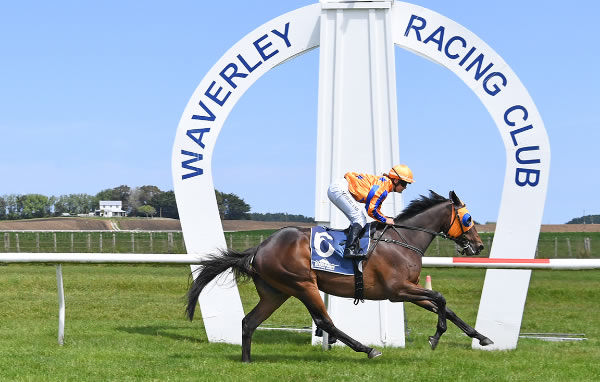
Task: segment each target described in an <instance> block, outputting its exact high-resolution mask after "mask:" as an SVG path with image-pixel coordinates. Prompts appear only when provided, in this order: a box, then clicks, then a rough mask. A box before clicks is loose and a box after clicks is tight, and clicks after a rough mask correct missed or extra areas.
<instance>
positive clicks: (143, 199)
mask: <svg viewBox="0 0 600 382" xmlns="http://www.w3.org/2000/svg"><path fill="white" fill-rule="evenodd" d="M161 193H162V191H161V190H160V188H158V187H156V186H150V185H148V186H141V187H136V188H134V189H133V190H131V192H130V194H129V215H130V216H131V215H133V216H135V215H137V210H138V208H139V207H141V206H144V205H146V204H150V200H152V198H153V197H154V196H156V195H159V194H161Z"/></svg>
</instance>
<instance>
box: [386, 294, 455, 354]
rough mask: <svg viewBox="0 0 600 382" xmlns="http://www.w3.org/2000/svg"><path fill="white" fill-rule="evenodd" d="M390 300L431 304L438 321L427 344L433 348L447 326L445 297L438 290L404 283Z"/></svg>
mask: <svg viewBox="0 0 600 382" xmlns="http://www.w3.org/2000/svg"><path fill="white" fill-rule="evenodd" d="M390 301H393V302H394V301H408V302H413V303H417V302H424V301H428V302H430V304H432V305H433V306H434V308H435V310H432V312H434V313H437V315H438V322H437V327H436V332H435V334H434V335H433V336H430V337H429V344H430V345H431V349H432V350H435V348H436V346H437V344H438V342H439V340H440V337H441V336H442V334H444V333H445V332H446V330H447V328H448V325H447V324H446V299H445V298H444V296H442V294H441V293H440V292H437V291H434V290H429V289H425V288H422V287H421V286H420V285H416V284H404V285H403V286H402V287H401V288H399V289H398V291H397V292H396V295H395V297H394V298H390Z"/></svg>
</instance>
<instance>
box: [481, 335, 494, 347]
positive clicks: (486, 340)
mask: <svg viewBox="0 0 600 382" xmlns="http://www.w3.org/2000/svg"><path fill="white" fill-rule="evenodd" d="M493 344H494V341H492V340H490V339H489V338H487V337H485V338H483V339H482V340H480V341H479V345H481V346H488V345H493Z"/></svg>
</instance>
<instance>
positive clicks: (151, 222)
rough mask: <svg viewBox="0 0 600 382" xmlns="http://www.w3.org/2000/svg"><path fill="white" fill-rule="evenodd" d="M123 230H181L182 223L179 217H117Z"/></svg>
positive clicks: (118, 223)
mask: <svg viewBox="0 0 600 382" xmlns="http://www.w3.org/2000/svg"><path fill="white" fill-rule="evenodd" d="M115 222H116V223H117V225H118V226H119V228H120V229H122V230H134V231H181V224H180V223H179V220H177V219H166V218H138V219H115Z"/></svg>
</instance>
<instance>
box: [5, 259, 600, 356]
mask: <svg viewBox="0 0 600 382" xmlns="http://www.w3.org/2000/svg"><path fill="white" fill-rule="evenodd" d="M198 260H199V258H197V257H194V256H192V255H165V254H113V253H0V263H50V264H57V266H56V282H57V287H58V305H59V307H58V309H59V312H58V343H59V344H60V345H62V344H63V342H64V333H65V298H64V289H63V278H62V265H61V264H63V263H88V264H89V263H92V264H188V265H189V264H196V263H198ZM423 267H424V268H427V267H435V268H454V267H460V268H490V269H562V270H577V269H600V259H490V258H480V257H475V258H473V257H423Z"/></svg>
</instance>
